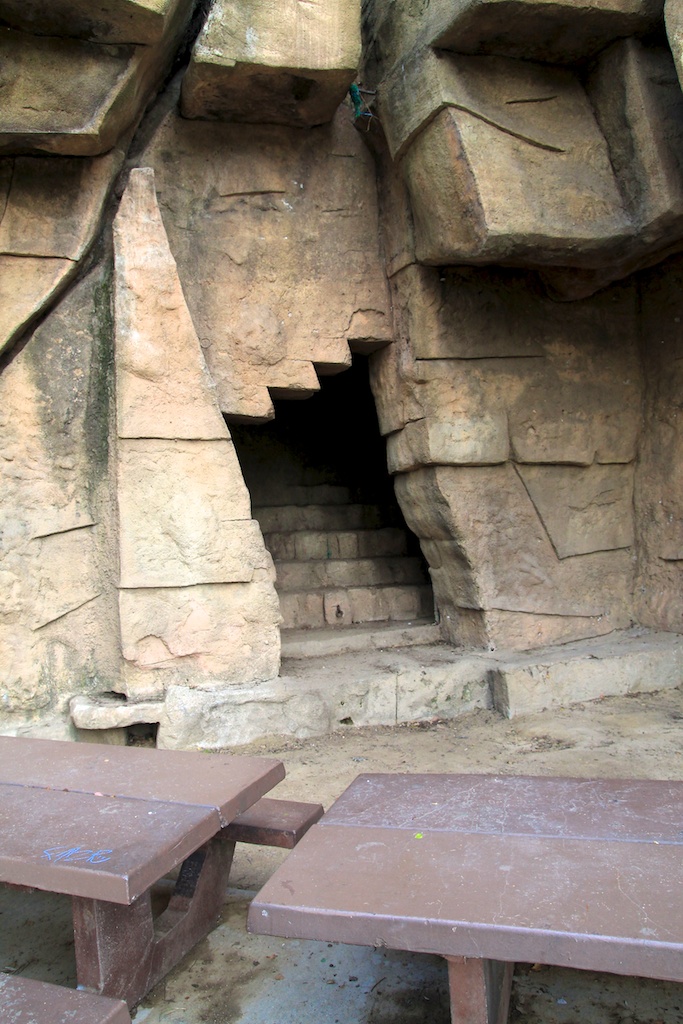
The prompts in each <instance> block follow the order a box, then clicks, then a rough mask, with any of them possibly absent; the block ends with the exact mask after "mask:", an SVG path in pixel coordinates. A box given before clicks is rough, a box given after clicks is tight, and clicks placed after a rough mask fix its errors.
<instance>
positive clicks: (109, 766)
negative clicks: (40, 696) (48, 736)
mask: <svg viewBox="0 0 683 1024" xmlns="http://www.w3.org/2000/svg"><path fill="white" fill-rule="evenodd" d="M284 774H285V771H284V767H283V765H282V763H281V762H280V761H278V760H275V759H273V758H264V757H243V756H234V755H227V754H211V755H205V754H199V753H190V752H185V751H166V750H153V749H145V748H135V747H116V746H107V745H100V744H91V743H70V742H60V741H55V740H41V739H27V738H15V737H7V736H0V882H5V883H9V884H12V885H22V886H28V887H31V888H37V889H44V890H47V891H49V892H55V893H66V894H68V895H70V896H71V897H72V902H73V920H74V940H75V951H76V968H77V977H78V984H79V987H82V988H84V989H87V990H89V991H91V992H95V993H98V994H101V995H105V996H111V997H114V998H117V999H123V1000H125V1001H126V1002H127V1003H128V1005H129V1006H133V1005H134V1004H135V1003H137V1002H139V1000H140V999H141V998H142V997H143V996H144V995H145V994H146V993H147V992H148V991H149V989H150V988H151V987H152V986H153V985H155V984H156V983H157V981H159V980H160V978H162V977H163V976H164V975H165V974H166V973H167V972H168V971H169V970H170V969H171V968H172V967H173V966H174V965H175V964H176V963H178V961H179V960H180V959H181V958H182V957H183V956H184V955H185V954H186V953H187V952H188V951H189V950H190V949H191V948H192V946H194V945H195V943H196V942H198V941H199V940H200V939H202V938H203V937H204V936H205V935H206V934H207V933H208V932H209V931H210V930H211V928H213V927H214V926H215V924H216V923H217V920H218V917H219V914H220V910H221V906H222V900H223V894H224V892H225V888H226V885H227V880H228V874H229V871H230V866H231V862H232V856H233V852H234V848H235V840H234V838H231V837H230V834H229V830H230V823H231V822H232V821H233V820H234V819H235V818H236V817H238V816H239V815H241V814H242V812H244V811H246V810H247V809H248V808H250V807H251V806H252V805H253V804H255V803H256V801H258V800H259V799H260V797H261V796H262V795H263V794H264V793H266V792H268V791H269V790H271V789H272V788H273V786H275V785H276V784H277V783H278V782H280V781H281V779H282V778H284ZM272 803H275V801H272ZM179 865H180V870H179V873H178V876H177V880H176V881H175V886H174V889H173V893H172V895H171V898H170V901H169V903H168V906H167V907H166V909H165V910H164V911H163V912H162V913H161V914H160V915H159V916H157V917H155V916H154V915H153V911H152V900H151V890H152V886H153V885H154V884H155V883H156V882H158V881H159V880H160V879H161V878H163V877H164V876H165V875H167V874H168V873H169V872H171V871H172V870H173V869H175V868H177V867H178V866H179Z"/></svg>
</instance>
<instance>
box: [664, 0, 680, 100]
mask: <svg viewBox="0 0 683 1024" xmlns="http://www.w3.org/2000/svg"><path fill="white" fill-rule="evenodd" d="M664 22H665V24H666V34H667V36H668V37H669V46H670V47H671V52H672V53H673V55H674V60H675V62H676V70H677V72H678V78H679V81H680V82H681V87H683V11H681V5H680V4H679V3H678V2H677V0H665V2H664Z"/></svg>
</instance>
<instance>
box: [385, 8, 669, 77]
mask: <svg viewBox="0 0 683 1024" xmlns="http://www.w3.org/2000/svg"><path fill="white" fill-rule="evenodd" d="M367 9H368V10H367V19H368V27H367V29H368V33H369V36H370V42H371V44H374V45H378V44H379V47H380V48H381V52H382V54H383V55H384V59H385V60H386V61H387V62H388V63H389V64H390V65H391V64H393V63H395V62H396V61H397V60H399V59H401V57H404V56H405V55H406V53H407V52H409V51H410V50H412V49H413V48H414V47H416V46H418V45H421V46H425V45H428V46H435V47H437V48H439V49H444V50H453V51H455V52H456V53H471V54H500V55H503V56H508V57H521V58H523V59H529V60H541V61H546V62H548V63H550V64H564V63H567V64H569V63H573V62H574V61H576V60H580V59H582V58H585V57H589V56H591V55H593V54H595V53H597V52H598V51H599V50H602V49H603V48H604V47H605V46H607V45H608V43H610V42H611V41H612V40H614V39H618V38H621V37H623V36H629V35H633V34H640V33H643V32H645V31H648V30H651V29H652V28H653V27H654V26H655V25H656V24H657V21H658V20H659V18H660V17H661V13H662V0H606V2H601V0H596V2H588V3H586V2H583V0H556V2H554V3H548V2H547V0H455V2H453V0H435V2H434V0H432V2H431V3H424V2H422V3H410V2H409V0H399V2H395V3H391V4H384V3H377V2H375V3H371V4H368V5H367Z"/></svg>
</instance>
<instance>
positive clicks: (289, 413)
mask: <svg viewBox="0 0 683 1024" xmlns="http://www.w3.org/2000/svg"><path fill="white" fill-rule="evenodd" d="M230 431H231V434H232V437H233V440H234V443H235V448H236V450H237V455H238V457H239V460H240V464H241V467H242V472H243V474H244V479H245V481H246V484H247V487H248V488H249V492H250V494H251V500H252V506H253V515H254V518H255V519H257V520H258V521H259V522H260V524H261V529H262V531H263V534H264V538H265V541H266V545H267V546H268V548H269V550H270V552H271V554H272V555H273V559H274V561H275V565H276V570H277V583H276V586H277V589H278V594H279V596H280V606H281V611H282V615H283V620H284V622H283V629H315V628H323V627H330V626H340V627H341V626H352V625H358V624H361V623H370V622H374V623H380V622H385V621H386V622H394V623H396V622H406V621H412V620H419V621H425V620H426V619H430V620H431V619H433V598H432V593H431V586H430V583H429V576H428V573H427V567H426V563H425V561H424V558H423V556H422V554H421V552H420V548H419V543H418V541H417V538H416V537H415V536H414V535H413V534H411V533H410V531H409V530H408V529H407V527H406V525H405V522H404V520H403V516H402V514H401V511H400V509H399V506H398V503H397V501H396V497H395V495H394V489H393V483H392V480H391V478H390V476H389V474H388V472H387V468H386V452H385V442H384V440H383V438H382V437H381V435H380V432H379V426H378V423H377V415H376V412H375V406H374V401H373V398H372V393H371V391H370V385H369V381H368V366H367V359H365V358H364V357H359V356H356V357H355V358H354V362H353V366H352V368H351V369H350V370H347V371H345V372H344V373H341V374H338V375H336V376H334V377H326V378H323V381H322V386H321V390H320V392H319V393H317V394H316V395H314V396H313V397H312V398H308V399H306V400H304V401H278V402H276V403H275V419H274V420H271V421H270V422H269V423H265V424H255V425H246V424H244V423H241V424H231V425H230Z"/></svg>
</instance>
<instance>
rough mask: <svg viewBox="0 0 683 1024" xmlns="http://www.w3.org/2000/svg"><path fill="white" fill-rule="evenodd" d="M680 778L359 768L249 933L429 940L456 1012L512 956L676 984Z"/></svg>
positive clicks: (492, 995) (394, 942)
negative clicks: (370, 771) (362, 771)
mask: <svg viewBox="0 0 683 1024" xmlns="http://www.w3.org/2000/svg"><path fill="white" fill-rule="evenodd" d="M682 854H683V783H680V782H660V781H651V780H637V781H634V780H595V779H568V778H555V779H553V778H537V777H519V776H504V777H500V776H482V775H362V776H360V777H359V778H357V779H356V781H355V782H354V783H352V785H351V786H350V787H349V788H348V789H347V790H346V792H345V793H344V794H343V795H342V796H341V797H340V799H339V800H338V801H337V802H336V803H335V804H333V806H332V807H331V808H330V810H329V811H328V812H327V814H326V815H325V816H324V818H323V819H322V821H320V822H319V823H318V824H317V825H315V826H314V827H313V828H312V829H311V830H310V832H309V833H308V834H307V836H306V837H305V838H304V839H303V840H302V842H301V843H300V844H299V846H298V847H297V849H296V850H295V851H294V852H293V853H292V854H290V856H289V857H288V858H287V860H286V861H285V862H284V863H283V864H282V865H281V866H280V867H279V868H278V869H277V871H276V872H275V873H274V875H273V876H272V877H271V878H270V880H269V881H268V882H267V883H266V885H265V886H264V888H263V889H262V890H261V892H260V893H259V894H258V896H257V897H256V899H255V900H254V901H253V903H252V905H251V907H250V911H249V918H248V927H249V929H250V930H251V931H253V932H258V933H262V934H267V935H278V936H285V937H291V938H297V939H301V938H306V939H320V940H325V941H328V942H331V941H340V942H347V943H354V944H359V945H372V946H387V947H389V948H391V949H401V950H412V951H414V952H427V953H436V954H439V955H441V956H443V957H445V958H446V960H447V962H448V970H449V982H450V994H451V1016H452V1019H453V1021H454V1024H504V1022H505V1021H506V1020H507V1014H508V1007H509V999H510V989H511V984H512V971H513V966H514V962H515V961H524V962H530V963H543V964H553V965H559V966H565V967H576V968H584V969H589V970H597V971H609V972H612V973H616V974H625V975H635V976H639V977H649V978H660V979H666V980H671V981H683V857H682Z"/></svg>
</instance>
